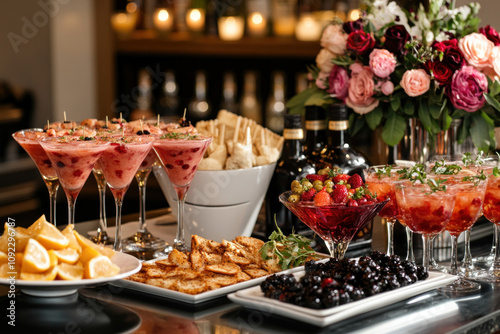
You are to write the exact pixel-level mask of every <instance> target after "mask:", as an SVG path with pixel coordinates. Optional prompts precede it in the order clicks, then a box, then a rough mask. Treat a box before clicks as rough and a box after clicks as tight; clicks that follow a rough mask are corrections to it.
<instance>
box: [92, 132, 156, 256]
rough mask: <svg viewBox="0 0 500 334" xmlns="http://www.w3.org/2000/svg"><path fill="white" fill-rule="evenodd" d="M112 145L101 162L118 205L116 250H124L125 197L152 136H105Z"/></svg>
mask: <svg viewBox="0 0 500 334" xmlns="http://www.w3.org/2000/svg"><path fill="white" fill-rule="evenodd" d="M105 140H106V141H109V143H110V145H109V146H108V147H107V149H106V150H105V151H104V152H103V153H102V155H101V157H100V159H99V163H100V164H101V168H102V172H103V173H104V177H105V179H106V182H107V184H108V187H109V189H110V190H111V193H112V194H113V197H114V199H115V205H116V223H115V224H116V230H115V243H114V250H115V251H118V252H121V251H122V238H121V222H122V216H121V211H122V205H123V197H124V196H125V193H126V192H127V190H128V188H129V186H130V183H132V180H133V179H134V176H135V173H136V172H137V168H138V167H139V165H140V164H141V163H142V162H143V161H144V158H145V157H146V155H147V154H148V152H149V151H150V150H151V147H152V146H153V143H154V141H155V138H154V137H152V136H147V135H143V136H124V137H112V138H103V141H105Z"/></svg>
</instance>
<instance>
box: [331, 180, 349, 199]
mask: <svg viewBox="0 0 500 334" xmlns="http://www.w3.org/2000/svg"><path fill="white" fill-rule="evenodd" d="M347 194H348V191H347V187H346V186H345V185H343V184H337V185H336V186H335V188H333V191H332V193H331V195H330V196H331V197H332V200H333V202H334V203H345V202H347Z"/></svg>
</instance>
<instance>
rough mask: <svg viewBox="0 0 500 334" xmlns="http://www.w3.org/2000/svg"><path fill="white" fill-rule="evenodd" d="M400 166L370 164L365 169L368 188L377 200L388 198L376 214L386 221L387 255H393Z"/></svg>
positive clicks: (397, 212) (397, 211)
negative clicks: (370, 165)
mask: <svg viewBox="0 0 500 334" xmlns="http://www.w3.org/2000/svg"><path fill="white" fill-rule="evenodd" d="M403 168H404V167H401V166H372V167H370V168H368V169H367V170H366V171H365V179H366V184H367V186H368V189H369V190H370V192H371V193H372V194H376V195H377V199H378V200H379V201H381V202H382V201H385V200H388V202H387V204H386V205H385V206H384V207H383V208H382V210H380V212H379V213H378V215H379V216H380V217H381V218H382V219H384V220H385V221H386V225H387V255H394V224H395V223H396V221H397V217H398V214H399V209H398V203H397V201H396V186H395V185H396V183H397V182H401V180H400V179H399V174H398V173H397V171H400V170H402V169H403Z"/></svg>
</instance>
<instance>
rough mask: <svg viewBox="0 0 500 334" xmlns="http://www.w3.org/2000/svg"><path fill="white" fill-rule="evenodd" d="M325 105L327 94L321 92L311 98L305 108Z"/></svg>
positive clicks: (305, 103)
mask: <svg viewBox="0 0 500 334" xmlns="http://www.w3.org/2000/svg"><path fill="white" fill-rule="evenodd" d="M324 103H325V92H323V91H321V90H320V91H319V92H316V93H314V94H313V95H311V96H309V98H308V99H307V100H306V101H305V102H304V106H322V105H323V104H324Z"/></svg>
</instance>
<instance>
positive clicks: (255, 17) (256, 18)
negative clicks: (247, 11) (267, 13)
mask: <svg viewBox="0 0 500 334" xmlns="http://www.w3.org/2000/svg"><path fill="white" fill-rule="evenodd" d="M262 21H263V17H262V15H261V14H260V13H255V14H253V15H252V22H253V23H255V24H261V23H262Z"/></svg>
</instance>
